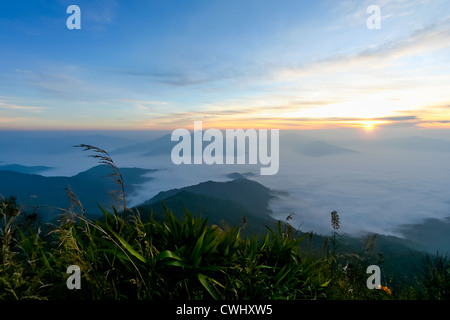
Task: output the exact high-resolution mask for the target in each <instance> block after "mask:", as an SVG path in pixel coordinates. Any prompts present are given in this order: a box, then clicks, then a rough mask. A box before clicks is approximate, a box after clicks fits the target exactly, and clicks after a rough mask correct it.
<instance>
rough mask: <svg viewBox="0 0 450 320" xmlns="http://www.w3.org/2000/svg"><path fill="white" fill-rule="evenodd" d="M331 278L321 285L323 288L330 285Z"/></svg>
mask: <svg viewBox="0 0 450 320" xmlns="http://www.w3.org/2000/svg"><path fill="white" fill-rule="evenodd" d="M330 281H331V279H330V280H328V281H327V282H325V283H324V284H322V285H321V287H322V288H325V287H328V285H329V284H330Z"/></svg>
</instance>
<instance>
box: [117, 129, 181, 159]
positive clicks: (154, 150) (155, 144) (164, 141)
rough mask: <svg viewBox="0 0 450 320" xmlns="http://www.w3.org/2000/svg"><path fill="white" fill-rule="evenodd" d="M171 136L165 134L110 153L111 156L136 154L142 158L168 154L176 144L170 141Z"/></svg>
mask: <svg viewBox="0 0 450 320" xmlns="http://www.w3.org/2000/svg"><path fill="white" fill-rule="evenodd" d="M170 137H171V135H170V134H165V135H163V136H161V137H159V138H156V139H154V140H150V141H146V142H140V143H135V144H132V145H129V146H126V147H122V148H117V149H115V150H113V151H111V152H110V154H111V155H115V154H124V153H138V154H142V155H144V156H154V155H160V154H170V153H171V152H172V148H173V146H174V145H176V144H177V142H176V141H171V140H170Z"/></svg>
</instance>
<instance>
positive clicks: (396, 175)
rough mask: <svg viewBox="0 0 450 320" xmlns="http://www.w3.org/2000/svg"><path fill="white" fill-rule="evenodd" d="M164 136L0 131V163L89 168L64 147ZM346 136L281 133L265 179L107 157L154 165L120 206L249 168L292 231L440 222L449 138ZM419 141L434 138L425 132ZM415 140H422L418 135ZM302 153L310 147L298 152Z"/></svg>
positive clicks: (53, 172)
mask: <svg viewBox="0 0 450 320" xmlns="http://www.w3.org/2000/svg"><path fill="white" fill-rule="evenodd" d="M165 133H166V132H164V133H163V132H160V133H158V132H153V133H152V134H151V135H148V136H146V137H145V138H142V136H141V135H139V133H138V132H134V133H133V134H131V133H123V134H122V135H121V133H120V132H111V133H97V134H87V133H84V134H73V133H65V134H58V135H55V134H54V133H53V135H51V134H50V133H48V134H47V135H44V134H41V136H36V135H33V134H31V133H28V135H27V134H25V133H21V134H19V133H17V132H15V133H5V132H2V136H1V138H0V147H1V150H2V152H1V154H0V161H1V162H0V165H4V164H21V165H26V166H38V165H42V166H49V167H52V169H50V170H48V171H46V172H44V173H41V174H42V175H46V176H72V175H75V174H77V173H79V172H81V171H85V170H87V169H89V168H91V167H93V166H95V165H97V164H98V163H96V160H95V159H93V158H91V157H89V154H88V153H86V152H83V151H82V150H81V149H80V148H74V147H73V145H75V144H81V143H84V144H92V145H95V146H98V147H101V148H105V150H107V151H111V150H114V149H116V148H120V147H124V146H130V145H133V144H135V143H137V142H141V141H144V140H145V141H149V140H151V139H154V138H157V137H160V136H163V134H165ZM355 133H358V132H356V131H355V130H342V131H336V132H325V131H317V132H314V131H308V132H281V135H280V139H281V140H280V141H281V142H280V156H279V160H280V164H279V171H278V173H277V174H276V175H269V176H263V175H260V174H259V172H260V167H261V166H260V165H205V164H203V165H183V164H182V165H174V164H173V163H172V162H171V158H170V154H158V155H154V156H142V154H143V153H145V151H146V150H142V152H141V153H124V154H117V155H114V156H113V160H114V161H115V163H116V165H117V166H118V167H138V168H145V169H157V171H155V172H151V173H149V174H148V178H149V179H148V181H147V182H146V183H144V184H143V185H141V186H139V188H138V191H136V192H135V193H134V194H131V195H129V197H128V206H134V205H138V204H140V203H142V202H144V201H146V200H148V199H150V198H152V197H153V196H155V195H157V194H158V193H159V192H160V191H166V190H169V189H173V188H181V187H184V186H189V185H193V184H197V183H200V182H204V181H208V180H214V181H227V180H230V178H229V177H228V175H229V174H230V173H234V172H238V173H242V174H248V173H250V174H251V175H250V176H249V179H252V180H254V181H257V182H259V183H261V184H263V185H265V186H266V187H269V188H270V189H272V190H273V191H274V193H275V194H276V195H277V197H276V198H275V199H274V200H272V201H271V202H270V210H271V211H272V214H273V216H274V217H275V218H277V219H280V220H285V219H286V217H287V216H288V215H290V214H292V217H293V220H291V221H290V223H291V224H292V225H293V226H294V227H296V228H300V229H301V230H302V231H314V232H316V233H319V234H330V232H331V225H330V213H331V212H332V211H333V210H336V211H337V212H338V213H339V216H340V219H341V230H340V231H341V232H342V233H349V234H354V235H359V234H362V233H366V232H376V233H380V234H385V235H395V236H399V237H405V235H408V237H410V238H411V237H412V235H411V232H410V231H411V230H414V228H413V227H411V226H414V225H419V224H421V223H424V222H426V221H428V222H429V221H434V222H436V221H437V222H439V221H441V220H442V221H444V220H445V219H446V218H447V217H449V216H450V179H449V177H450V168H449V165H448V164H449V163H450V148H449V149H445V148H446V144H447V143H448V144H449V145H450V141H447V140H446V139H437V140H429V141H433V142H434V143H435V144H436V148H434V149H433V148H429V147H428V148H424V147H421V146H422V144H420V143H415V144H412V147H411V143H410V144H408V145H407V147H404V146H405V144H404V143H403V142H402V141H403V140H398V143H397V142H396V141H397V140H392V139H401V138H404V137H411V136H413V135H416V136H417V135H420V136H427V132H406V131H403V132H402V131H398V130H397V131H395V132H394V133H396V134H391V135H389V134H387V133H386V132H383V133H381V132H379V133H377V134H375V133H374V134H372V135H369V134H368V133H365V132H362V134H361V133H360V134H355ZM424 133H425V134H424ZM8 135H9V136H8ZM55 136H56V137H57V138H55ZM428 137H433V138H437V137H439V136H438V135H436V132H431V133H429V134H428ZM317 141H320V142H321V143H320V144H319V143H318V142H317ZM392 141H394V142H395V143H394V142H392ZM411 141H416V140H411ZM417 141H419V142H420V140H417ZM169 142H170V141H168V143H169ZM424 144H425V145H430V143H429V142H428V140H427V141H425V142H424ZM311 146H313V147H314V148H315V149H311ZM441 146H442V147H441ZM308 150H309V151H310V150H314V153H311V152H310V153H309V154H308V152H309V151H308ZM317 150H319V151H320V152H319V153H318V152H317ZM306 151H308V152H306ZM430 219H431V220H430ZM445 221H446V220H445ZM430 225H432V224H430ZM406 226H409V227H408V228H407V227H406ZM430 231H431V232H432V230H430ZM408 232H409V233H408ZM441 241H442V240H441ZM431 242H432V241H431Z"/></svg>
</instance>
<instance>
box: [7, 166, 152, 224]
mask: <svg viewBox="0 0 450 320" xmlns="http://www.w3.org/2000/svg"><path fill="white" fill-rule="evenodd" d="M151 171H153V170H147V169H140V168H121V169H120V172H121V174H122V176H123V177H124V182H125V192H126V194H128V195H129V194H132V193H133V191H134V190H135V188H136V187H137V185H139V184H142V183H143V182H145V181H148V180H149V179H150V178H149V177H145V176H144V175H145V174H146V173H149V172H151ZM109 174H111V169H110V168H109V167H108V166H106V165H99V166H96V167H93V168H91V169H89V170H87V171H84V172H81V173H79V174H77V175H75V176H72V177H44V176H41V175H37V174H26V173H20V172H14V171H5V170H0V195H2V196H3V197H5V198H6V197H9V196H15V197H16V198H17V202H18V203H19V204H21V205H22V206H26V207H28V208H37V207H39V208H40V209H39V212H41V213H42V214H43V215H45V216H46V218H49V219H52V218H53V215H54V214H57V213H58V212H60V210H59V208H63V209H65V208H68V207H69V206H70V205H71V202H70V198H69V197H68V195H67V192H66V188H69V189H71V190H72V192H73V193H75V194H76V195H77V197H78V199H79V200H80V202H81V203H82V205H83V207H84V209H85V210H86V213H87V214H92V215H98V214H101V212H100V210H99V208H98V204H100V205H102V206H104V207H105V208H110V207H111V206H112V205H115V206H116V207H119V208H120V204H119V205H118V204H117V203H116V202H115V200H114V198H113V197H112V196H111V192H114V191H115V190H118V189H119V186H118V185H117V184H115V183H114V182H113V180H112V179H111V178H109V177H107V176H108V175H109Z"/></svg>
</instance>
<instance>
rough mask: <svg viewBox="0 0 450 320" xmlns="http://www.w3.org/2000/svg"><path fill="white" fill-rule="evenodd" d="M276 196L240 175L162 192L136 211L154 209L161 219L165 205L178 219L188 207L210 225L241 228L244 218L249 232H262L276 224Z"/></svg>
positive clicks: (156, 215)
mask: <svg viewBox="0 0 450 320" xmlns="http://www.w3.org/2000/svg"><path fill="white" fill-rule="evenodd" d="M274 197H275V195H274V193H273V192H272V191H271V190H270V189H268V188H266V187H265V186H263V185H261V184H259V183H258V182H255V181H251V180H248V179H246V178H244V177H242V176H241V177H238V178H237V179H234V180H231V181H227V182H215V181H206V182H202V183H199V184H197V185H193V186H188V187H184V188H180V189H172V190H168V191H163V192H160V193H159V194H157V195H156V196H155V197H153V198H152V199H150V200H148V201H146V202H145V203H143V204H142V205H140V206H138V207H137V209H138V210H139V211H140V212H141V213H142V212H148V211H150V210H152V211H153V212H154V215H155V217H162V215H163V214H164V212H163V205H162V202H164V204H165V205H166V207H167V209H169V210H172V211H173V213H174V215H175V216H177V217H178V218H183V217H184V208H187V209H188V210H189V212H190V213H191V214H192V215H194V216H201V217H203V218H206V217H208V219H209V222H210V223H211V224H217V225H220V224H221V223H222V222H223V221H225V222H226V223H227V224H228V225H230V226H234V225H237V226H242V224H243V217H245V219H246V222H247V230H248V231H249V232H250V231H257V232H259V233H260V232H266V231H267V229H266V228H265V225H268V226H273V225H274V224H275V223H276V221H275V220H274V219H273V218H272V217H271V216H270V213H271V211H270V209H269V201H270V199H272V198H274Z"/></svg>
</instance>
